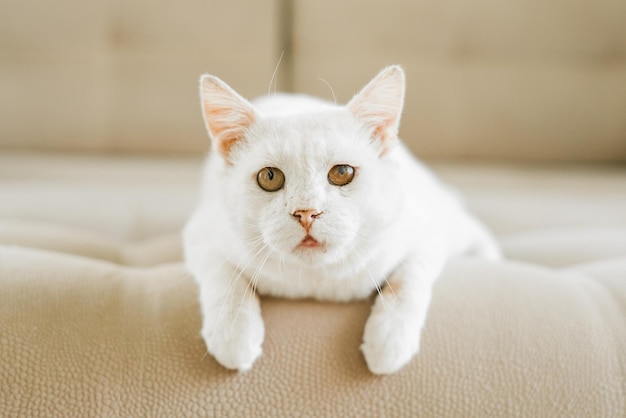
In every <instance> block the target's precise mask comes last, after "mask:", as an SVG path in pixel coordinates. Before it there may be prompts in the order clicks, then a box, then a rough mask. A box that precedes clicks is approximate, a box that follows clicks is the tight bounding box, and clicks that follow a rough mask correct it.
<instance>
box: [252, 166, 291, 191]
mask: <svg viewBox="0 0 626 418" xmlns="http://www.w3.org/2000/svg"><path fill="white" fill-rule="evenodd" d="M256 182H257V183H258V184H259V187H260V188H261V189H263V190H265V191H266V192H276V191H278V190H280V189H282V188H283V186H284V185H285V175H284V174H283V172H282V171H280V169H279V168H276V167H265V168H262V169H261V170H260V171H259V172H258V174H257V175H256Z"/></svg>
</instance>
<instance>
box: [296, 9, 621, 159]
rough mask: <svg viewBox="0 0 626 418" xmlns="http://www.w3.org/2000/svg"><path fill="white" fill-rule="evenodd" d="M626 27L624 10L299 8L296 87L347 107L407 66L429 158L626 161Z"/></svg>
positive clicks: (410, 96) (409, 135)
mask: <svg viewBox="0 0 626 418" xmlns="http://www.w3.org/2000/svg"><path fill="white" fill-rule="evenodd" d="M625 21H626V2H623V1H615V0H598V1H590V0H574V1H562V0H561V1H541V0H512V1H506V2H502V1H498V0H478V1H471V2H468V1H463V0H452V1H450V0H447V1H434V2H424V1H419V2H407V1H391V2H390V1H386V0H367V1H359V0H351V1H342V2H336V1H333V0H319V1H297V2H295V6H294V22H295V24H294V25H293V42H294V45H295V48H294V57H293V70H294V71H293V74H294V75H293V85H294V89H295V90H297V91H304V92H307V93H312V94H316V95H321V96H322V97H326V98H329V99H332V95H331V92H330V91H329V88H328V86H327V85H326V83H324V82H321V81H320V80H319V77H322V78H323V79H324V80H326V81H327V82H328V83H329V84H330V85H331V86H332V88H333V90H334V93H333V94H335V95H336V96H337V98H338V100H339V101H345V100H347V99H349V98H350V97H351V95H352V94H354V93H355V92H356V91H358V89H359V88H360V87H361V86H362V85H363V84H364V83H366V82H367V81H368V80H369V79H370V78H371V77H372V75H373V74H375V73H376V72H377V71H378V70H379V69H380V68H381V67H383V66H385V65H389V64H393V63H398V64H402V65H403V66H404V68H405V70H406V72H407V83H408V90H407V100H406V106H405V113H404V118H403V120H402V124H401V127H400V134H401V136H402V137H403V138H404V140H405V141H407V143H408V144H409V145H410V147H411V148H412V149H413V150H414V151H415V152H416V153H418V154H419V155H422V156H430V157H451V156H454V157H481V158H496V159H497V158H507V159H509V160H513V159H515V160H525V159H530V160H559V161H571V160H579V161H580V160H583V161H585V160H586V161H588V160H600V161H602V160H618V161H624V160H625V159H626V118H625V117H624V115H626V60H624V56H626V43H625V42H624V40H625V39H626V25H624V22H625ZM321 22H323V24H321Z"/></svg>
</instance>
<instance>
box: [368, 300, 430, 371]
mask: <svg viewBox="0 0 626 418" xmlns="http://www.w3.org/2000/svg"><path fill="white" fill-rule="evenodd" d="M419 345H420V330H419V328H416V327H415V324H411V323H410V322H409V321H407V320H406V319H404V318H399V317H398V316H397V315H389V314H388V313H387V312H377V313H372V315H370V317H369V319H368V320H367V324H366V325H365V332H364V334H363V344H362V345H361V351H362V352H363V356H364V357H365V362H366V363H367V367H368V368H369V370H370V371H371V372H372V373H374V374H391V373H395V372H397V371H398V370H400V369H401V368H402V367H404V366H405V365H406V364H407V363H408V362H409V361H410V360H411V359H412V358H413V356H414V355H415V354H416V353H417V352H418V351H419Z"/></svg>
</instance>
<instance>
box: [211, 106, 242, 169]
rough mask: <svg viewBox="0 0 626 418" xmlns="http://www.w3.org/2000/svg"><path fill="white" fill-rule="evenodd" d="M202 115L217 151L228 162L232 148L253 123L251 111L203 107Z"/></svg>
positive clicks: (238, 108) (240, 108)
mask: <svg viewBox="0 0 626 418" xmlns="http://www.w3.org/2000/svg"><path fill="white" fill-rule="evenodd" d="M204 114H205V117H206V121H207V125H208V128H209V133H210V134H211V138H213V141H214V143H215V146H216V148H217V150H218V151H219V152H220V154H222V156H223V157H224V158H225V159H226V160H228V158H229V155H230V153H231V150H232V148H233V146H234V145H235V144H236V143H237V141H239V140H240V139H241V138H242V137H243V135H244V133H245V130H246V129H247V128H249V127H250V125H251V124H252V123H253V122H254V112H253V111H252V109H249V108H244V107H237V108H230V107H224V106H210V105H208V104H205V105H204Z"/></svg>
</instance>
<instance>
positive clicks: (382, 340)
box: [361, 253, 444, 374]
mask: <svg viewBox="0 0 626 418" xmlns="http://www.w3.org/2000/svg"><path fill="white" fill-rule="evenodd" d="M443 262H444V257H442V255H441V254H437V253H435V254H433V255H425V254H423V255H422V256H417V255H415V256H411V257H409V258H408V259H406V260H405V261H404V262H403V263H402V264H401V265H400V266H398V268H397V269H396V270H395V271H394V272H393V273H392V274H391V276H390V277H389V278H388V280H387V282H388V283H387V285H386V286H385V287H384V289H383V291H382V292H381V294H379V295H378V296H377V298H376V301H375V303H374V306H373V307H372V312H371V314H370V317H369V318H368V320H367V323H366V324H365V332H364V335H363V344H362V345H361V351H362V352H363V355H364V356H365V361H366V362H367V366H368V368H369V370H370V371H371V372H372V373H375V374H389V373H394V372H396V371H398V370H399V369H401V368H402V367H403V366H405V365H406V364H407V363H408V362H409V361H410V360H411V359H412V358H413V356H414V355H415V354H416V353H417V352H418V351H419V347H420V336H421V330H422V327H423V325H424V322H425V321H426V315H427V312H428V306H429V305H430V299H431V294H432V286H433V283H434V281H435V280H436V279H437V277H438V276H439V274H440V272H441V268H442V266H443Z"/></svg>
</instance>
